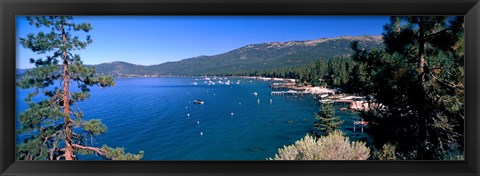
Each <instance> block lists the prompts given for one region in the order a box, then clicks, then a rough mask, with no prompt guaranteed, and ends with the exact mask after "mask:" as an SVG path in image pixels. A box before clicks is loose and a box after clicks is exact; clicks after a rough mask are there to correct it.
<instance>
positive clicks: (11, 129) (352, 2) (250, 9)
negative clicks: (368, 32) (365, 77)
mask: <svg viewBox="0 0 480 176" xmlns="http://www.w3.org/2000/svg"><path fill="white" fill-rule="evenodd" d="M0 13H1V16H0V18H1V20H0V29H1V31H0V32H1V33H0V40H1V43H0V55H1V56H0V98H1V101H0V138H1V140H0V175H2V176H7V175H182V176H183V175H272V176H273V175H275V176H277V175H279V176H282V175H305V176H306V175H337V176H339V175H365V176H366V175H382V176H383V175H392V176H394V175H395V176H396V175H412V176H415V175H452V176H453V175H463V176H474V175H479V173H480V171H479V169H480V162H479V158H480V155H479V154H480V152H479V150H480V142H479V141H480V138H479V130H478V128H479V127H480V124H479V120H478V115H479V109H480V108H478V107H479V104H478V102H479V98H480V97H479V94H478V92H479V89H478V88H479V87H478V84H479V73H478V69H479V68H480V65H479V62H478V59H479V58H480V54H479V48H480V44H479V43H480V38H479V27H480V25H479V24H480V23H479V21H480V19H479V16H480V3H479V1H478V0H463V1H460V0H276V1H273V0H228V1H227V0H203V1H200V0H103V1H99V0H62V1H60V0H0ZM16 15H465V47H466V49H465V56H466V57H465V58H466V59H465V70H466V76H465V77H466V90H465V91H466V98H465V101H466V102H465V104H466V119H465V133H466V135H465V138H466V140H465V146H466V147H465V155H466V156H465V161H71V162H68V161H15V156H14V150H15V64H16V62H15V54H16V52H15V36H16V35H15V16H16Z"/></svg>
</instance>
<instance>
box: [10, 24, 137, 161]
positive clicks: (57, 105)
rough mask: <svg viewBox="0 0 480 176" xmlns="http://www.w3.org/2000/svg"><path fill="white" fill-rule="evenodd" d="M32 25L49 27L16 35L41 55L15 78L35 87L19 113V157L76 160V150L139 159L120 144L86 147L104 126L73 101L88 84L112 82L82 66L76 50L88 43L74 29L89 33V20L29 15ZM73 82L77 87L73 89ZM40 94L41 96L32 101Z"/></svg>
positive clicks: (86, 92) (80, 98) (84, 96)
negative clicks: (85, 118) (36, 31)
mask: <svg viewBox="0 0 480 176" xmlns="http://www.w3.org/2000/svg"><path fill="white" fill-rule="evenodd" d="M27 20H28V21H29V23H30V24H31V25H35V26H36V27H38V28H40V27H45V28H47V29H49V30H50V31H49V32H47V33H44V32H39V33H37V34H36V35H35V34H28V35H27V36H26V37H25V38H20V43H21V44H22V45H23V47H25V48H28V49H30V50H31V51H33V52H35V53H37V54H46V55H48V56H46V58H44V59H37V60H34V59H30V62H31V63H33V64H35V66H36V67H35V68H34V69H31V70H28V71H27V73H26V74H25V75H24V76H23V77H21V79H20V80H19V82H18V83H17V84H18V86H19V87H21V88H23V89H33V90H34V91H33V92H32V93H29V94H28V97H27V98H26V99H25V101H26V102H27V103H28V109H27V110H25V111H24V112H21V113H20V114H19V121H20V124H21V129H20V130H19V133H20V134H21V137H22V138H24V141H23V142H22V143H20V144H18V145H17V158H18V159H23V160H60V159H65V160H76V159H78V157H77V154H97V155H100V156H101V157H104V158H105V159H112V160H118V159H119V160H131V159H133V160H138V159H141V158H142V157H143V152H142V151H140V153H139V154H129V153H125V152H124V149H123V148H111V147H108V146H106V145H103V146H102V147H101V148H99V147H94V146H88V145H87V140H88V139H92V137H93V136H95V135H99V134H102V133H105V132H106V131H107V127H106V126H105V125H103V124H102V123H101V122H100V120H98V119H92V120H84V118H83V113H82V112H80V111H76V110H74V109H73V108H72V106H73V105H74V104H75V103H77V102H79V101H83V100H85V99H87V98H89V97H90V94H89V91H90V89H89V87H91V86H100V87H109V86H114V85H115V83H114V80H113V78H111V77H104V76H95V69H94V68H89V67H86V66H84V65H83V63H82V61H81V60H80V56H79V55H78V54H75V53H74V51H77V50H81V49H85V47H86V46H87V45H88V44H90V43H91V42H92V39H91V38H90V36H89V35H86V40H85V41H82V40H80V38H79V37H77V36H72V35H73V32H79V31H84V32H86V33H88V32H89V31H90V30H92V26H91V25H90V24H88V23H80V24H76V23H74V22H73V18H72V17H70V16H36V17H27ZM70 86H76V87H78V89H79V90H80V91H79V92H73V89H72V88H71V87H70ZM39 94H43V96H39V97H38V98H45V99H43V100H34V99H33V98H34V97H35V96H37V95H39Z"/></svg>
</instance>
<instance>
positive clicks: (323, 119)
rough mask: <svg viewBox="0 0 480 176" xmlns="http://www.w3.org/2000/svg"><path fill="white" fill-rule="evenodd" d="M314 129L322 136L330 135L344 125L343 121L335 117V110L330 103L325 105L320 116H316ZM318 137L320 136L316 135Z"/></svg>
mask: <svg viewBox="0 0 480 176" xmlns="http://www.w3.org/2000/svg"><path fill="white" fill-rule="evenodd" d="M313 123H314V127H315V129H316V130H318V131H320V132H321V133H322V134H325V135H328V134H330V133H331V132H333V131H335V130H338V129H339V128H340V126H342V124H343V120H340V118H339V117H336V116H335V109H334V108H333V107H332V106H331V105H330V104H329V103H323V104H322V109H321V111H320V112H319V113H318V114H315V121H314V122H313ZM315 135H316V136H320V134H318V133H315Z"/></svg>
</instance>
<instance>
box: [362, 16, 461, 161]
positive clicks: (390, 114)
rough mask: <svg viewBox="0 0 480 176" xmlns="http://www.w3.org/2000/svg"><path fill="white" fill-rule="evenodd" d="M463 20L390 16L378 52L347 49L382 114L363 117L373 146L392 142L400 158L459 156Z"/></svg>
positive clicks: (372, 113)
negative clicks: (449, 153)
mask: <svg viewBox="0 0 480 176" xmlns="http://www.w3.org/2000/svg"><path fill="white" fill-rule="evenodd" d="M463 26H464V23H463V17H429V16H413V17H391V19H390V23H389V24H387V25H385V27H384V33H383V36H384V43H385V46H386V47H385V49H384V50H383V51H377V50H371V51H367V50H362V49H358V47H355V45H353V50H354V51H355V54H354V60H357V61H361V62H363V63H365V64H367V65H368V66H369V67H368V68H367V69H366V70H367V72H368V73H369V74H370V76H371V81H372V84H371V85H370V88H371V91H372V93H373V94H374V95H375V96H376V99H377V101H378V102H379V103H382V104H383V105H385V106H386V107H388V108H387V109H386V110H383V111H377V112H368V113H365V114H364V115H363V116H364V117H365V119H366V120H369V121H372V122H374V123H372V125H371V126H370V130H371V133H372V135H374V137H375V141H376V142H378V144H383V143H395V144H397V148H396V149H397V151H398V153H399V154H400V155H399V157H400V158H401V159H437V158H443V157H442V155H444V153H445V152H444V151H447V150H451V148H455V149H456V150H458V151H463V146H464V143H463V132H464V90H465V88H464V66H463V64H464V50H463V48H464V46H463V43H464V39H463V37H464V29H463Z"/></svg>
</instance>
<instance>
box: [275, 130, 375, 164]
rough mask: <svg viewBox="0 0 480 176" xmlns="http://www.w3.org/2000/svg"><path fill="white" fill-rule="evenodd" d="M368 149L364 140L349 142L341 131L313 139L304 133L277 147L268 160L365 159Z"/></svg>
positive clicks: (367, 156)
mask: <svg viewBox="0 0 480 176" xmlns="http://www.w3.org/2000/svg"><path fill="white" fill-rule="evenodd" d="M369 156H370V149H369V148H368V147H367V146H366V144H365V143H364V142H350V140H349V138H348V137H345V136H344V134H343V133H342V132H341V131H338V130H337V131H334V132H332V133H330V134H329V135H328V136H322V137H320V138H318V139H315V138H314V137H312V136H309V135H306V136H305V137H304V138H302V139H300V140H298V141H296V142H295V143H294V144H292V145H289V146H284V147H283V148H281V149H278V153H277V154H275V156H274V157H273V158H268V159H269V160H366V159H368V158H369Z"/></svg>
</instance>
